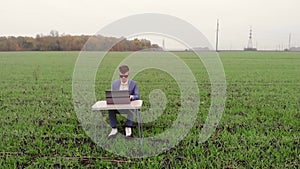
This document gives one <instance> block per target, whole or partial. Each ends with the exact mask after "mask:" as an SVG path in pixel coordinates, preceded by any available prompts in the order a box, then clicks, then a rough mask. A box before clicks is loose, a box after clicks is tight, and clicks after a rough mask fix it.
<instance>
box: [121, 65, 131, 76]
mask: <svg viewBox="0 0 300 169" xmlns="http://www.w3.org/2000/svg"><path fill="white" fill-rule="evenodd" d="M119 71H120V72H121V73H123V74H124V73H126V72H129V67H128V66H127V65H121V66H120V67H119Z"/></svg>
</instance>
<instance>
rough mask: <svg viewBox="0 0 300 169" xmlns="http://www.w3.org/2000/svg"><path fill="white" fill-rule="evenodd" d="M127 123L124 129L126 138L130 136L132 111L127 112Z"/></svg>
mask: <svg viewBox="0 0 300 169" xmlns="http://www.w3.org/2000/svg"><path fill="white" fill-rule="evenodd" d="M126 113H127V122H126V126H127V127H126V128H125V134H126V136H127V137H130V136H132V131H131V127H132V121H133V116H134V114H133V111H130V110H128V111H127V112H126Z"/></svg>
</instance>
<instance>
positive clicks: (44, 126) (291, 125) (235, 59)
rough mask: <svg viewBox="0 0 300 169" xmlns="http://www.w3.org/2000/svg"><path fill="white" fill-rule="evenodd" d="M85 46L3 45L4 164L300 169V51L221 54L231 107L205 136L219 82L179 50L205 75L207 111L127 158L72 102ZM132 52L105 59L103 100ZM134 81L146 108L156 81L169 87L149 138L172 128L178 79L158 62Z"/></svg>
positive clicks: (0, 152) (0, 147)
mask: <svg viewBox="0 0 300 169" xmlns="http://www.w3.org/2000/svg"><path fill="white" fill-rule="evenodd" d="M78 54H79V53H78V52H7V53H6V52H3V53H0V67H1V72H0V73H1V74H0V75H1V76H0V77H1V78H0V91H1V95H0V124H1V125H0V131H1V132H0V138H1V141H0V166H2V167H3V168H25V167H28V168H31V167H32V168H41V167H43V168H64V167H68V168H69V167H70V168H85V167H87V168H114V167H121V168H162V167H165V168H299V165H300V163H299V161H300V150H299V145H300V137H299V133H300V110H299V109H300V97H299V93H300V87H299V86H300V69H299V67H300V53H283V52H278V53H277V52H276V53H271V52H270V53H260V52H236V53H235V52H228V53H227V52H223V53H220V57H221V60H222V62H223V65H224V69H225V74H226V81H227V100H226V108H225V112H224V113H223V116H222V119H221V121H220V123H219V125H218V127H217V130H216V131H215V133H214V134H213V135H212V136H211V137H210V138H209V139H208V140H207V141H206V142H204V143H202V144H201V143H199V142H198V139H199V135H200V131H201V128H202V126H203V123H204V122H205V119H206V116H207V114H208V109H209V106H210V82H209V79H208V77H207V73H206V72H205V69H204V67H203V65H202V63H201V62H200V61H199V60H198V59H197V58H196V56H195V55H193V54H192V53H176V54H177V55H178V56H179V57H180V58H181V59H183V61H184V62H185V63H186V64H187V65H189V67H190V68H191V70H192V72H193V74H194V75H195V77H196V80H197V82H198V87H199V96H200V99H201V104H200V109H199V114H198V118H197V119H196V123H195V124H194V126H193V127H192V129H191V130H190V132H189V133H188V135H187V136H186V137H185V138H184V139H183V140H182V141H181V142H180V143H179V144H178V145H177V146H175V147H174V148H172V149H170V150H169V151H166V152H164V153H162V154H160V155H157V156H153V157H148V158H142V159H135V158H126V157H121V156H118V155H115V154H113V153H110V152H108V151H106V150H105V149H103V148H101V147H100V146H97V145H96V144H95V143H94V142H93V141H92V140H91V139H90V137H89V136H88V135H87V134H86V133H85V131H84V130H83V128H82V125H81V124H80V123H79V122H78V119H77V116H76V113H75V111H74V107H73V102H72V75H73V69H74V64H75V62H76V58H77V56H78ZM126 54H128V53H119V52H116V53H112V54H111V55H110V57H107V58H105V59H104V60H103V62H102V63H101V65H100V67H99V70H98V72H97V77H96V84H97V85H96V91H97V96H96V97H97V99H99V100H100V99H103V97H104V93H103V92H101V91H103V90H105V89H107V88H109V86H110V82H111V76H112V74H113V72H114V69H112V68H113V67H115V66H116V65H118V63H119V62H120V61H121V60H122V59H123V58H124V57H125V56H126ZM149 77H150V78H149ZM134 80H136V81H138V83H139V90H140V93H141V97H142V99H143V100H144V106H143V111H146V110H148V109H149V107H150V102H149V97H148V96H149V94H150V92H151V91H152V90H154V89H160V90H161V91H163V92H164V93H165V95H166V98H167V99H168V102H167V103H166V109H165V111H164V117H162V116H160V117H158V118H157V119H156V120H155V121H153V122H150V123H146V124H144V134H145V137H150V136H155V135H157V134H159V133H162V132H164V130H165V129H167V128H169V127H170V126H171V124H172V122H173V121H174V120H175V119H176V116H177V114H178V111H179V109H178V107H179V105H180V93H178V86H177V85H176V82H175V81H174V79H173V78H172V77H171V76H170V75H168V74H167V73H165V72H162V71H160V70H157V69H148V70H144V71H142V72H140V73H139V74H137V76H135V77H134ZM118 119H119V121H120V123H121V124H122V123H123V122H125V118H118ZM120 129H121V128H120ZM121 132H122V129H121ZM134 134H135V135H137V129H134Z"/></svg>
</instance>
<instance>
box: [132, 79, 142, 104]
mask: <svg viewBox="0 0 300 169" xmlns="http://www.w3.org/2000/svg"><path fill="white" fill-rule="evenodd" d="M131 99H132V100H139V99H140V95H139V90H138V85H137V83H136V82H135V83H134V86H133V90H132V93H131Z"/></svg>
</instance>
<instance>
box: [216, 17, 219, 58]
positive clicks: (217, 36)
mask: <svg viewBox="0 0 300 169" xmlns="http://www.w3.org/2000/svg"><path fill="white" fill-rule="evenodd" d="M218 46H219V19H217V35H216V52H218V50H219V49H218Z"/></svg>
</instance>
